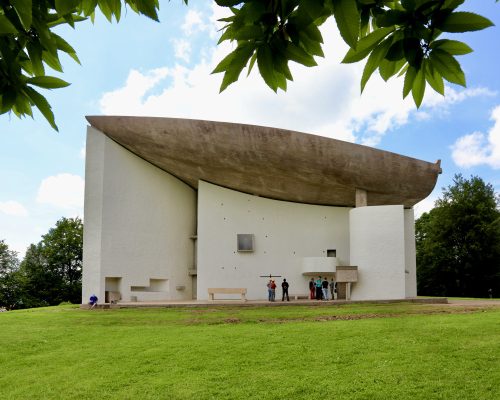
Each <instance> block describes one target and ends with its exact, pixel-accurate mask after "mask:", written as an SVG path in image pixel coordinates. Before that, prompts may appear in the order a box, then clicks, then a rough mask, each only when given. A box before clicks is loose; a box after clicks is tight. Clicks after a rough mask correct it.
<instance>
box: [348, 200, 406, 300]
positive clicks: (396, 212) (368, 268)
mask: <svg viewBox="0 0 500 400" xmlns="http://www.w3.org/2000/svg"><path fill="white" fill-rule="evenodd" d="M405 249H406V248H405V211H404V209H403V206H370V207H359V208H354V209H352V210H351V211H350V259H351V265H356V266H357V267H358V282H357V283H354V284H352V287H351V300H379V299H403V298H405V297H406V287H405V285H406V280H405V265H406V262H407V259H406V254H405V253H406V252H405Z"/></svg>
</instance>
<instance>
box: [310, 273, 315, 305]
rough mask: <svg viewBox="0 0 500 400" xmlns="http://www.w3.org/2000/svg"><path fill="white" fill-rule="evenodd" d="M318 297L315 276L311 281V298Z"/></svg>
mask: <svg viewBox="0 0 500 400" xmlns="http://www.w3.org/2000/svg"><path fill="white" fill-rule="evenodd" d="M315 297H316V284H315V283H314V278H311V280H310V281H309V298H310V299H311V300H314V298H315Z"/></svg>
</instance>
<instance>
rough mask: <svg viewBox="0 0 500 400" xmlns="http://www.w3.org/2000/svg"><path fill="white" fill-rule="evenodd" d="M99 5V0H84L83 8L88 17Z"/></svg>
mask: <svg viewBox="0 0 500 400" xmlns="http://www.w3.org/2000/svg"><path fill="white" fill-rule="evenodd" d="M96 7H97V0H82V2H81V9H82V11H83V15H85V16H86V17H88V16H90V15H92V14H93V13H94V11H95V9H96Z"/></svg>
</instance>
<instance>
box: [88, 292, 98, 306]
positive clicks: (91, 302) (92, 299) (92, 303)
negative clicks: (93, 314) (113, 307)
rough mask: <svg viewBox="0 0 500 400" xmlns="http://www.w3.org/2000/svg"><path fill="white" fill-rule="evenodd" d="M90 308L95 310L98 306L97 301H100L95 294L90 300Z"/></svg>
mask: <svg viewBox="0 0 500 400" xmlns="http://www.w3.org/2000/svg"><path fill="white" fill-rule="evenodd" d="M89 300H90V301H89V306H90V308H94V307H95V306H96V305H97V300H99V299H98V298H97V296H96V295H95V294H93V295H92V296H90V299H89Z"/></svg>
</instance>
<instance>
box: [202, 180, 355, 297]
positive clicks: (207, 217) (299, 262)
mask: <svg viewBox="0 0 500 400" xmlns="http://www.w3.org/2000/svg"><path fill="white" fill-rule="evenodd" d="M349 210H350V209H349V208H344V207H325V206H316V205H307V204H298V203H290V202H284V201H277V200H270V199H265V198H261V197H257V196H252V195H248V194H243V193H240V192H236V191H233V190H228V189H224V188H221V187H219V186H215V185H212V184H209V183H205V182H199V188H198V249H197V251H198V279H197V281H198V288H197V291H198V299H202V300H206V299H208V288H243V287H244V288H247V290H248V293H247V298H248V299H265V298H267V289H266V283H267V282H268V280H269V278H265V277H264V278H262V277H260V275H269V274H272V275H281V277H280V278H273V279H275V281H276V284H277V285H278V289H277V292H276V296H277V299H278V298H279V300H281V282H282V279H283V278H286V279H287V281H288V282H289V283H290V289H289V292H290V293H291V294H307V293H308V292H309V289H308V281H309V279H310V276H304V275H303V274H302V273H303V272H304V271H303V269H304V268H305V267H304V265H308V263H307V262H305V261H310V259H307V260H304V258H307V257H326V256H327V250H328V249H330V250H332V249H335V250H336V257H337V260H336V262H337V264H344V265H345V264H349ZM239 233H249V234H254V236H255V250H254V251H253V252H247V253H244V252H238V251H237V243H236V235H237V234H239ZM332 265H333V267H332V268H330V267H328V268H330V269H332V270H333V268H334V264H332ZM322 268H326V267H322ZM218 298H220V299H222V298H239V296H238V295H232V296H231V295H219V296H218Z"/></svg>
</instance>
